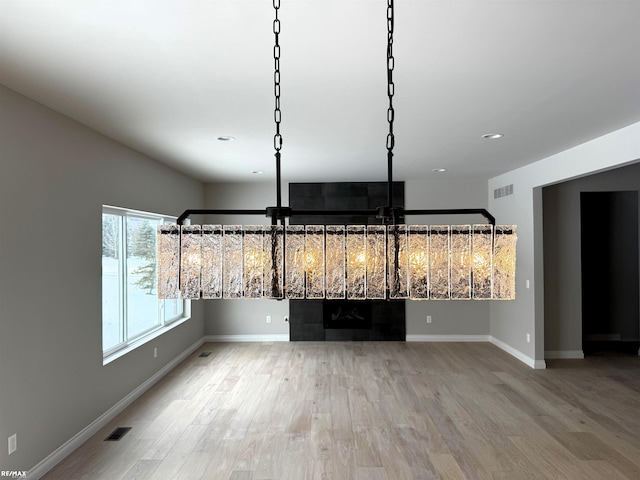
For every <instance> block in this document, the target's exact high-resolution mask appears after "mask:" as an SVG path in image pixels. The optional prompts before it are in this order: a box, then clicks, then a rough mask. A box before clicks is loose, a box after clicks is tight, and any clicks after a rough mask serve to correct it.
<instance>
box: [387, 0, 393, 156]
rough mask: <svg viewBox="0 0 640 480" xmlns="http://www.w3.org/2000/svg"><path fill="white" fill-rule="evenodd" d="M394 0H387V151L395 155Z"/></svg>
mask: <svg viewBox="0 0 640 480" xmlns="http://www.w3.org/2000/svg"><path fill="white" fill-rule="evenodd" d="M393 20H394V18H393V0H388V1H387V96H388V97H389V108H388V109H387V122H389V134H388V135H387V151H388V153H389V155H393V147H394V145H395V137H394V135H393V120H394V115H395V112H394V110H393V94H394V89H395V88H394V83H393V68H394V63H395V60H394V58H393Z"/></svg>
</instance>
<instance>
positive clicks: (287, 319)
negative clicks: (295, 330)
mask: <svg viewBox="0 0 640 480" xmlns="http://www.w3.org/2000/svg"><path fill="white" fill-rule="evenodd" d="M284 323H289V315H285V316H284Z"/></svg>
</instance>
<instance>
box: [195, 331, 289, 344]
mask: <svg viewBox="0 0 640 480" xmlns="http://www.w3.org/2000/svg"><path fill="white" fill-rule="evenodd" d="M202 341H203V343H216V342H288V341H289V334H288V333H275V334H265V335H205V336H204V337H202Z"/></svg>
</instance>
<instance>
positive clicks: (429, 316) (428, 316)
mask: <svg viewBox="0 0 640 480" xmlns="http://www.w3.org/2000/svg"><path fill="white" fill-rule="evenodd" d="M427 323H431V315H427Z"/></svg>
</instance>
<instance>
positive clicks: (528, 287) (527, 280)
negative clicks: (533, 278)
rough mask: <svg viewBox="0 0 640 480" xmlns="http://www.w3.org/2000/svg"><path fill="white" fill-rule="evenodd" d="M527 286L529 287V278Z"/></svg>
mask: <svg viewBox="0 0 640 480" xmlns="http://www.w3.org/2000/svg"><path fill="white" fill-rule="evenodd" d="M527 288H529V280H527Z"/></svg>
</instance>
